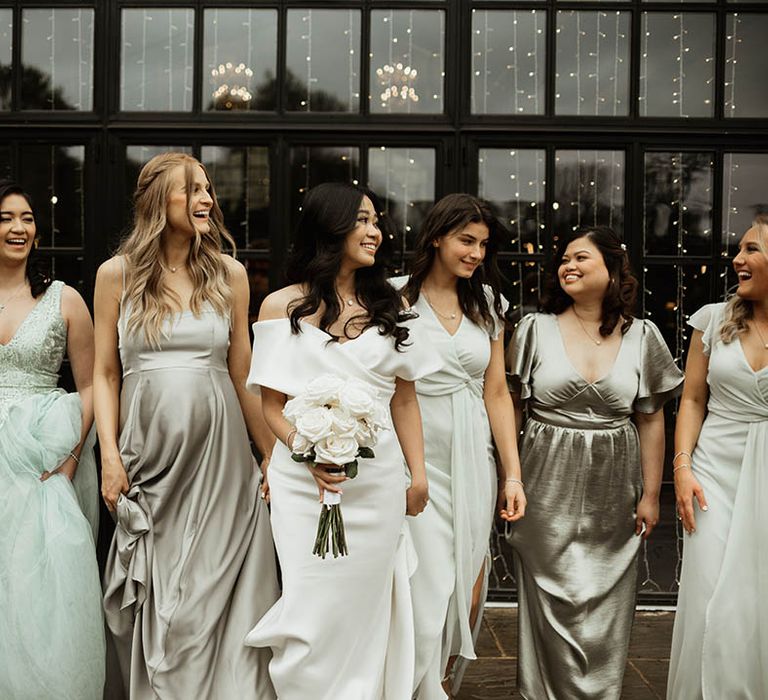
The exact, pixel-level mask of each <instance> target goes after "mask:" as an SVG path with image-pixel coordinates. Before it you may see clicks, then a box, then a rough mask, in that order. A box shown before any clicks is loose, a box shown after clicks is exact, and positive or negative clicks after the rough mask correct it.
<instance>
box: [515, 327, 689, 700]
mask: <svg viewBox="0 0 768 700" xmlns="http://www.w3.org/2000/svg"><path fill="white" fill-rule="evenodd" d="M511 365H512V366H511V373H512V377H513V383H514V384H515V385H516V386H515V390H516V391H517V393H519V395H520V397H521V398H522V399H523V400H526V401H527V405H528V409H529V418H528V420H527V421H526V425H525V433H524V437H523V441H522V445H521V462H522V472H523V481H524V482H525V491H526V495H527V498H528V506H527V508H526V516H525V518H523V519H522V520H520V521H518V522H517V523H512V524H509V525H508V530H507V532H508V535H507V538H508V541H509V542H510V544H511V545H512V546H513V547H514V549H515V552H516V554H517V557H516V566H515V572H516V578H517V585H518V599H519V606H520V608H519V610H520V612H519V620H520V622H519V625H520V649H519V654H520V656H519V664H518V684H519V689H520V693H521V694H522V696H523V697H524V698H526V699H527V700H563V699H564V698H569V699H577V698H578V699H584V700H586V699H590V700H610V699H611V698H616V699H618V698H619V697H620V693H621V684H622V678H623V675H624V667H625V664H626V656H627V649H628V645H629V633H630V630H631V627H632V619H633V615H634V603H635V595H636V585H637V553H638V549H639V547H640V543H641V540H640V538H639V537H637V536H636V535H635V532H634V529H635V508H636V505H637V503H638V501H639V500H640V497H641V494H642V475H641V469H640V450H639V440H638V435H637V431H636V429H635V426H634V424H633V423H632V422H631V421H630V416H631V415H632V413H633V412H635V411H639V412H642V413H653V412H655V411H657V410H659V409H660V408H661V407H662V406H663V405H664V403H665V402H666V401H667V400H669V399H671V398H673V397H674V396H676V395H678V394H679V393H680V391H681V390H682V374H681V372H680V371H679V370H678V369H677V367H676V366H675V364H674V363H673V361H672V357H671V356H670V354H669V350H668V349H667V346H666V344H665V343H664V341H663V339H662V337H661V335H660V333H659V331H658V329H657V328H656V327H655V326H654V325H653V324H652V323H651V322H650V321H647V320H646V321H641V320H635V321H634V322H633V324H632V326H631V327H630V328H629V330H628V331H627V333H626V334H625V335H624V336H623V339H622V342H621V346H620V349H619V352H618V355H617V357H616V361H615V364H614V365H613V367H612V369H611V370H610V371H609V372H608V374H606V375H605V376H604V377H602V378H601V379H599V380H597V381H596V382H593V383H589V382H587V381H586V380H584V379H583V378H582V377H581V376H580V375H579V374H578V372H577V371H576V370H575V369H574V367H573V365H572V364H571V362H570V360H569V359H568V356H567V354H566V351H565V346H564V343H563V339H562V336H561V334H560V328H559V325H558V321H557V317H555V316H553V315H549V314H530V315H528V316H526V317H525V318H524V319H523V320H522V321H521V322H520V324H519V326H518V328H517V330H516V332H515V336H514V338H513V341H512V346H511Z"/></svg>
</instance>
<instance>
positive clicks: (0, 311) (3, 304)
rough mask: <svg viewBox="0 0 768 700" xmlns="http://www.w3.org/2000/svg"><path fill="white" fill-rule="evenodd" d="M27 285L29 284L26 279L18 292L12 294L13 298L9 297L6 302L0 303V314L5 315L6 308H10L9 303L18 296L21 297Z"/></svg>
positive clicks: (18, 288) (17, 289)
mask: <svg viewBox="0 0 768 700" xmlns="http://www.w3.org/2000/svg"><path fill="white" fill-rule="evenodd" d="M26 284H27V280H26V279H25V280H24V281H23V282H22V283H21V284H20V285H19V286H18V287H17V288H16V290H15V291H14V292H13V294H11V296H9V297H8V298H7V299H6V300H5V301H4V302H2V303H0V314H1V313H3V311H5V307H6V306H8V304H9V302H11V301H13V300H14V299H15V298H16V297H17V296H19V292H21V290H22V289H24V287H25V286H26Z"/></svg>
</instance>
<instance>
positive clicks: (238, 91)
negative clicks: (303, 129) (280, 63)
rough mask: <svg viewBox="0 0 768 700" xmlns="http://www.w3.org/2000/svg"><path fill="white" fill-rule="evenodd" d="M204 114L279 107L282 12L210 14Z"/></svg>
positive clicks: (207, 13) (206, 32) (216, 10)
mask: <svg viewBox="0 0 768 700" xmlns="http://www.w3.org/2000/svg"><path fill="white" fill-rule="evenodd" d="M203 16H204V25H205V30H204V43H203V66H204V75H205V76H206V79H205V80H203V85H202V91H203V95H202V97H203V99H202V102H201V103H202V105H203V109H207V110H218V111H224V112H227V111H240V110H274V109H276V108H277V86H276V84H275V75H276V73H277V11H276V10H250V9H248V10H246V9H243V10H230V9H222V8H212V9H206V10H205V13H204V15H203Z"/></svg>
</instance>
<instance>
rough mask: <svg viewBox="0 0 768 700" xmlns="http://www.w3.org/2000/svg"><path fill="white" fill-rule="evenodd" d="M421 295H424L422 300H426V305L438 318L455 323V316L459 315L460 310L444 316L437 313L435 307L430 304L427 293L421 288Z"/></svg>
mask: <svg viewBox="0 0 768 700" xmlns="http://www.w3.org/2000/svg"><path fill="white" fill-rule="evenodd" d="M421 293H422V294H423V295H424V298H425V299H426V300H427V304H429V307H430V308H431V309H432V311H434V312H435V313H436V314H437V315H438V316H439V317H440V318H442V319H445V320H446V321H455V320H456V316H457V315H458V314H459V313H461V309H459V311H458V312H453V313H450V314H444V313H442V312H440V311H438V310H437V309H436V308H435V305H434V304H433V303H432V301H431V300H430V298H429V296H428V295H427V292H426V291H425V290H424V289H423V288H422V290H421Z"/></svg>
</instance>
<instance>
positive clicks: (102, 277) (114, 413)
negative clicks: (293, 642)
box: [93, 258, 128, 512]
mask: <svg viewBox="0 0 768 700" xmlns="http://www.w3.org/2000/svg"><path fill="white" fill-rule="evenodd" d="M122 286H123V285H122V268H121V263H120V260H118V259H117V258H112V259H110V260H107V262H105V263H104V264H103V265H101V267H99V270H98V272H97V273H96V289H95V290H94V295H93V296H94V308H93V311H94V313H93V316H94V327H95V333H94V338H95V355H94V363H93V408H94V413H95V416H96V430H97V432H98V434H99V449H100V451H101V495H102V497H103V498H104V502H105V503H106V504H107V508H109V510H110V511H112V512H114V510H115V508H116V507H117V498H118V496H119V495H120V494H121V493H127V491H128V477H127V475H126V473H125V468H124V467H123V461H122V459H121V458H120V451H119V450H118V445H117V440H118V424H119V423H118V420H119V413H120V384H121V380H122V368H121V366H120V356H119V354H118V347H117V322H118V318H119V316H120V296H121V294H122V291H123V290H122Z"/></svg>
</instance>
